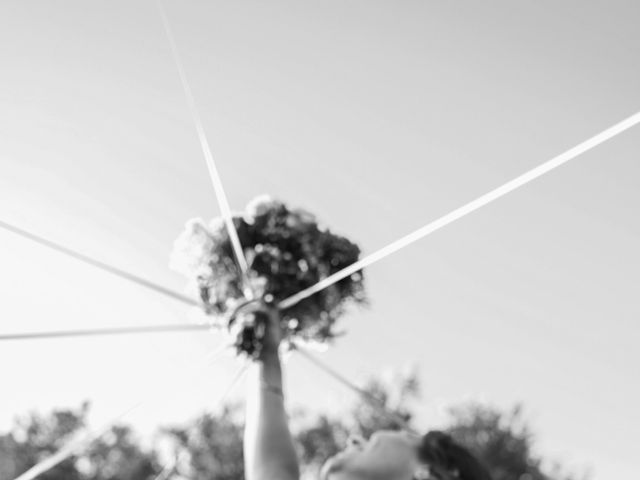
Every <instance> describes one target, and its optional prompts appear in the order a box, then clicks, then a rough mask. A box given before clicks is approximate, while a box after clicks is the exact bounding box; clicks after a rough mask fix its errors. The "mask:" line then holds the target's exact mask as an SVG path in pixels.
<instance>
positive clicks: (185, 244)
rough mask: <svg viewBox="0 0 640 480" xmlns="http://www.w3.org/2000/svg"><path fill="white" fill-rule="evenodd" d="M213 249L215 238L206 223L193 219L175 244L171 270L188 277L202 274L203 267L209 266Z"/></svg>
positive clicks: (170, 265)
mask: <svg viewBox="0 0 640 480" xmlns="http://www.w3.org/2000/svg"><path fill="white" fill-rule="evenodd" d="M213 247H214V244H213V238H212V236H211V233H210V232H209V230H207V227H206V226H205V225H204V222H203V221H202V220H201V219H199V218H193V219H191V220H189V221H188V222H187V224H186V225H185V229H184V231H183V232H182V233H181V234H180V236H179V237H178V238H177V239H176V241H175V242H174V243H173V251H172V252H171V258H170V260H169V268H170V269H171V270H174V271H176V272H178V273H182V274H183V275H186V276H188V277H193V276H197V275H198V274H202V273H203V267H205V268H206V266H208V265H209V260H210V258H211V252H212V250H213Z"/></svg>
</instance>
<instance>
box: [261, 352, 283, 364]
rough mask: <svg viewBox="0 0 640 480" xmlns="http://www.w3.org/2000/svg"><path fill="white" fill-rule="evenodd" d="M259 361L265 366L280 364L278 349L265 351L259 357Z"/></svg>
mask: <svg viewBox="0 0 640 480" xmlns="http://www.w3.org/2000/svg"><path fill="white" fill-rule="evenodd" d="M258 361H259V362H262V363H265V364H275V363H280V355H279V354H278V349H275V350H271V349H263V350H262V352H260V355H259V356H258Z"/></svg>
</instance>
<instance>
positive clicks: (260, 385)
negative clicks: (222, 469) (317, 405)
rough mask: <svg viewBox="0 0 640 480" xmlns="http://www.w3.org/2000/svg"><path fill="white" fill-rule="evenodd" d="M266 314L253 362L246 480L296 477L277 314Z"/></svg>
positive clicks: (245, 443) (250, 381)
mask: <svg viewBox="0 0 640 480" xmlns="http://www.w3.org/2000/svg"><path fill="white" fill-rule="evenodd" d="M265 315H267V316H268V317H269V320H268V325H267V332H266V338H265V342H264V346H263V349H262V354H261V356H260V359H259V360H258V361H257V362H255V364H254V365H252V367H251V368H252V371H251V378H250V379H249V392H248V398H247V412H246V423H245V433H244V462H245V475H246V479H247V480H299V477H300V469H299V466H298V459H297V457H296V452H295V449H294V447H293V439H292V438H291V432H290V431H289V424H288V418H287V413H286V410H285V406H284V395H283V389H282V365H281V363H280V358H279V356H278V345H279V343H280V338H281V334H280V327H279V321H278V320H279V315H278V313H277V312H276V311H275V310H273V311H269V312H268V313H266V314H265Z"/></svg>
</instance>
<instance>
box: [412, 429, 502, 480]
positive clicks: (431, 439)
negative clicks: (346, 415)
mask: <svg viewBox="0 0 640 480" xmlns="http://www.w3.org/2000/svg"><path fill="white" fill-rule="evenodd" d="M419 456H420V460H421V461H423V462H425V463H427V464H428V465H429V467H430V469H431V471H432V473H433V474H435V476H436V478H439V479H440V478H442V480H448V479H459V480H491V475H490V474H489V471H488V470H487V468H486V467H485V466H484V465H482V463H480V461H479V460H478V459H477V458H476V457H475V456H474V455H473V454H472V453H471V452H469V450H467V449H466V448H464V447H462V446H461V445H459V444H457V443H456V442H455V441H454V440H453V438H451V437H450V436H449V435H447V434H446V433H444V432H440V431H437V430H434V431H431V432H429V433H427V434H426V435H425V436H424V437H422V442H421V443H420V449H419Z"/></svg>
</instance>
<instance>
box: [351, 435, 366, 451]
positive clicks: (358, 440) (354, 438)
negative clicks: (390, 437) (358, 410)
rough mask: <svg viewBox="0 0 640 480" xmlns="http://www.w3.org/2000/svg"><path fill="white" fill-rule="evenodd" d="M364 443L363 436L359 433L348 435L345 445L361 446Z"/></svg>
mask: <svg viewBox="0 0 640 480" xmlns="http://www.w3.org/2000/svg"><path fill="white" fill-rule="evenodd" d="M364 444H365V440H364V438H362V437H361V436H360V435H350V436H349V438H348V439H347V446H349V447H358V448H361V447H362V446H363V445H364Z"/></svg>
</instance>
